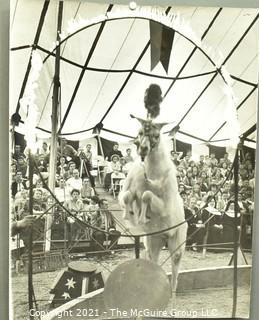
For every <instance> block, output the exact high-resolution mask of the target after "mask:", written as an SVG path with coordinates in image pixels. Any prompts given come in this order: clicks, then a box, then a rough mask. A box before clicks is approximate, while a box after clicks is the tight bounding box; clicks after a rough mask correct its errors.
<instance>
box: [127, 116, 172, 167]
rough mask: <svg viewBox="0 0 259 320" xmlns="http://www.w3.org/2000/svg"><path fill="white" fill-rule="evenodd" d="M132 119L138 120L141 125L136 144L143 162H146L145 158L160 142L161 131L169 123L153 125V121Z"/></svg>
mask: <svg viewBox="0 0 259 320" xmlns="http://www.w3.org/2000/svg"><path fill="white" fill-rule="evenodd" d="M131 117H132V118H135V119H137V120H138V121H139V122H140V123H141V129H140V130H139V133H138V136H137V137H136V139H135V141H134V143H135V144H136V146H137V151H138V154H139V155H140V157H141V160H142V161H144V159H145V157H146V156H147V155H148V154H149V153H150V152H151V151H152V150H153V149H155V148H156V147H157V146H158V145H159V142H160V130H161V128H162V127H163V126H164V125H166V124H167V123H153V122H152V119H147V120H144V119H141V118H137V117H135V116H132V115H131Z"/></svg>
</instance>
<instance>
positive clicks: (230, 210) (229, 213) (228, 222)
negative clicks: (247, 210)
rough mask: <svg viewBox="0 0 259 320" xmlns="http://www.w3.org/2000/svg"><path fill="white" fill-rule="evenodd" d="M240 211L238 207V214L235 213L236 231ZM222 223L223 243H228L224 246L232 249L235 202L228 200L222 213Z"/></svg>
mask: <svg viewBox="0 0 259 320" xmlns="http://www.w3.org/2000/svg"><path fill="white" fill-rule="evenodd" d="M240 211H241V208H240V206H239V205H238V212H237V218H238V221H237V224H238V230H239V229H240V227H239V226H240ZM222 223H223V242H225V243H228V242H230V243H229V244H228V245H225V246H226V247H229V248H233V242H234V232H235V202H234V201H233V200H229V201H228V203H227V205H226V208H225V211H224V213H223V218H222Z"/></svg>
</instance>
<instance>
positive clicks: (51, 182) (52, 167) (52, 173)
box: [45, 1, 63, 252]
mask: <svg viewBox="0 0 259 320" xmlns="http://www.w3.org/2000/svg"><path fill="white" fill-rule="evenodd" d="M62 14H63V1H59V8H58V24H57V41H60V32H61V26H62ZM59 74H60V46H58V47H57V50H56V59H55V75H54V86H53V97H52V116H51V121H52V128H51V144H50V145H51V149H50V161H49V179H48V186H49V188H50V190H52V191H54V189H55V181H56V160H57V138H58V134H57V132H58V114H59V92H60V81H59ZM53 211H54V207H53V209H52V211H51V213H52V214H48V215H47V217H46V224H45V252H48V251H50V246H51V225H52V220H53Z"/></svg>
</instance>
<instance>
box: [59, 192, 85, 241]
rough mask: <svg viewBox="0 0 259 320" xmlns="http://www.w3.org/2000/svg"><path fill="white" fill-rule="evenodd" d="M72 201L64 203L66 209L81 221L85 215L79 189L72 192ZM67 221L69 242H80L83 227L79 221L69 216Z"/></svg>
mask: <svg viewBox="0 0 259 320" xmlns="http://www.w3.org/2000/svg"><path fill="white" fill-rule="evenodd" d="M70 195H71V197H70V199H69V200H66V201H65V202H64V207H65V208H66V209H67V210H68V211H69V212H70V213H71V214H72V215H74V216H75V217H77V218H78V219H81V218H82V217H83V215H84V213H83V212H82V211H83V208H84V205H83V202H82V200H81V199H80V191H79V190H77V189H73V190H72V191H71V192H70ZM67 221H68V223H69V225H68V229H69V241H75V240H78V239H79V237H80V234H81V228H82V225H80V224H79V222H78V220H76V219H75V218H74V217H73V216H71V215H69V216H68V218H67Z"/></svg>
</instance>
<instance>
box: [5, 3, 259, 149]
mask: <svg viewBox="0 0 259 320" xmlns="http://www.w3.org/2000/svg"><path fill="white" fill-rule="evenodd" d="M146 9H147V10H149V11H152V12H154V11H155V10H156V11H157V12H166V13H167V14H174V13H178V14H179V15H180V16H181V17H182V18H183V21H184V23H183V24H182V25H183V32H184V31H185V30H188V27H187V25H189V27H190V28H191V29H192V30H193V32H194V33H195V34H196V35H197V37H198V38H199V39H202V43H205V44H206V45H207V46H208V47H210V50H208V51H207V52H209V54H210V57H211V59H212V60H213V61H215V63H217V65H219V66H221V65H225V67H226V69H227V71H228V72H229V74H230V76H231V78H232V84H231V86H232V89H233V92H234V96H235V108H236V110H237V116H238V120H239V125H240V134H241V135H244V137H245V138H246V140H247V141H248V142H251V143H253V141H255V139H256V138H255V137H256V131H255V130H256V125H255V124H256V106H257V101H258V89H257V82H258V39H259V34H258V25H257V22H258V21H257V20H258V10H257V9H244V8H243V9H241V8H207V7H174V6H172V7H156V8H154V7H153V8H152V7H146ZM58 10H59V2H58V1H36V0H17V1H12V6H11V19H10V20H11V21H10V30H11V39H10V46H11V58H10V61H11V68H10V115H12V114H13V113H15V112H18V113H19V114H20V116H21V123H20V124H19V126H18V127H17V128H16V130H17V131H20V132H23V130H24V128H23V122H24V121H25V119H26V114H27V110H26V108H22V107H21V105H20V103H19V100H20V98H22V97H23V94H24V92H25V91H26V86H28V83H29V82H28V75H29V74H30V73H31V72H32V68H31V66H30V63H29V62H30V56H31V52H32V46H33V48H36V49H37V52H38V53H39V54H40V56H41V59H42V60H43V61H44V64H43V67H42V70H41V72H40V75H39V78H38V88H36V89H35V90H34V91H33V92H34V94H35V95H36V99H35V102H36V105H37V108H38V111H39V113H38V116H37V128H38V129H39V130H38V135H39V136H42V137H44V136H46V135H49V134H50V132H51V113H52V95H53V77H54V71H55V70H54V69H55V67H54V66H55V53H56V51H55V50H54V51H53V53H52V54H50V52H51V51H52V49H53V48H54V47H55V41H56V33H57V31H56V30H57V21H58ZM137 10H139V9H138V8H137ZM108 11H110V12H111V13H120V12H123V14H124V15H127V12H129V15H130V14H131V13H130V9H129V8H128V6H123V5H109V4H100V3H93V2H91V3H90V2H89V3H87V2H79V1H64V3H63V13H62V34H66V33H67V32H68V31H69V30H72V28H73V26H75V24H76V23H77V24H80V21H81V22H82V21H84V20H86V19H88V20H90V19H93V18H95V17H96V16H99V15H105V14H107V12H108ZM73 19H75V20H74V21H77V22H76V23H74V25H73ZM149 41H150V29H149V20H148V19H140V18H132V17H129V18H125V19H115V20H108V21H106V22H105V23H96V24H94V25H93V26H91V27H88V28H84V29H83V30H82V31H80V32H78V33H76V34H74V35H73V36H71V37H69V38H68V39H67V40H66V41H63V42H62V45H61V61H60V85H61V87H60V88H61V90H60V107H61V111H60V115H59V125H58V127H59V133H60V134H62V135H64V136H66V137H67V138H69V139H70V140H82V139H85V138H87V137H90V136H92V134H93V128H94V127H95V126H96V125H97V124H99V123H102V125H103V129H102V130H101V136H102V137H104V138H108V139H111V140H120V139H122V140H123V139H126V140H127V139H130V137H134V136H136V133H137V130H138V127H139V124H138V122H137V121H136V120H133V119H131V118H130V116H129V115H130V114H131V113H132V114H134V115H136V116H140V117H145V116H146V110H145V108H144V102H143V100H144V92H145V90H146V88H147V87H148V86H149V85H150V84H151V83H157V84H159V85H160V87H161V89H162V92H163V95H164V99H163V102H162V104H161V113H160V115H159V117H158V118H157V121H166V122H168V123H170V124H169V125H168V126H166V127H165V131H167V130H169V129H170V128H172V127H173V126H174V125H176V124H179V125H180V131H179V132H178V133H177V136H176V137H177V139H179V140H182V141H184V142H188V143H196V144H197V143H198V144H202V143H204V144H205V143H212V144H213V143H214V144H218V145H225V143H226V141H228V140H229V137H230V135H231V132H230V130H231V126H229V125H228V124H229V123H226V120H228V119H230V118H229V113H231V110H230V109H231V108H230V107H229V106H228V97H227V95H226V90H225V89H226V88H225V87H226V86H225V84H224V81H223V79H222V77H221V75H220V73H219V72H217V69H216V68H215V66H214V65H213V64H212V63H211V62H210V61H209V60H208V58H207V57H206V56H205V55H204V54H203V52H202V51H201V50H199V49H198V48H197V47H196V46H195V45H194V44H193V43H192V42H191V41H189V40H188V39H187V38H185V37H183V36H182V35H181V34H180V33H178V32H176V34H175V37H174V41H173V46H172V51H171V57H170V64H169V70H168V74H167V73H166V72H165V71H164V69H163V67H162V65H161V64H160V63H159V64H158V65H157V66H156V67H155V68H154V69H153V70H152V71H151V70H150V65H151V62H150V42H149Z"/></svg>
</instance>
